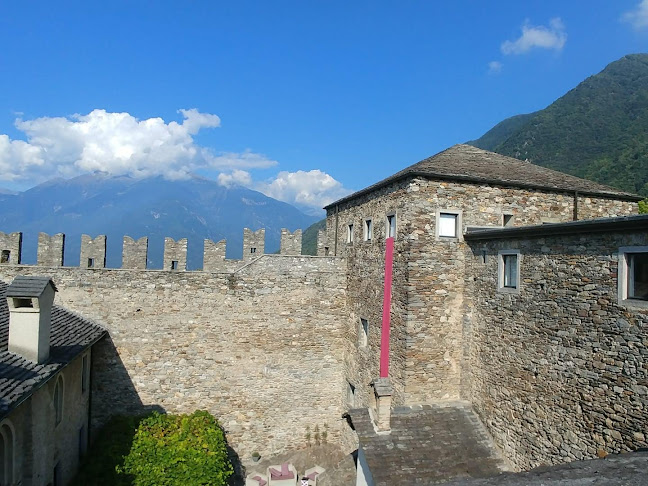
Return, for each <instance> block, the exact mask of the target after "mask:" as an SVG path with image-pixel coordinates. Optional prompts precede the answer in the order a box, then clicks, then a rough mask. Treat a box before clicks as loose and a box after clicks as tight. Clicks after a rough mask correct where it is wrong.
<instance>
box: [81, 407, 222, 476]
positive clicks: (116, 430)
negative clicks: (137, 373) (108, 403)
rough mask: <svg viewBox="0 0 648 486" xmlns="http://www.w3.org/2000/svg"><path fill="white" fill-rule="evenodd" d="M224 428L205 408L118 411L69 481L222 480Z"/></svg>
mask: <svg viewBox="0 0 648 486" xmlns="http://www.w3.org/2000/svg"><path fill="white" fill-rule="evenodd" d="M232 474H233V468H232V464H231V463H230V461H229V459H228V457H227V443H226V441H225V434H224V433H223V430H222V429H221V427H220V425H219V424H218V422H217V421H216V419H215V418H214V417H213V416H212V415H210V414H209V413H208V412H204V411H197V412H194V413H193V414H191V415H163V414H159V413H157V412H154V413H153V414H152V415H149V416H147V417H144V418H142V417H140V418H135V417H117V418H115V419H113V420H111V421H110V422H109V423H108V424H107V425H106V426H105V427H104V428H103V429H102V431H101V433H100V434H99V436H98V437H97V440H96V441H95V443H94V444H93V446H92V449H91V450H90V452H89V454H88V458H87V460H86V461H85V463H84V464H83V466H82V468H81V470H80V471H79V474H78V475H77V477H76V478H75V480H74V481H73V482H72V486H81V485H84V486H88V485H95V486H158V485H159V486H173V485H183V486H184V485H187V486H194V485H196V486H197V485H214V486H225V485H227V479H228V478H229V477H230V476H231V475H232Z"/></svg>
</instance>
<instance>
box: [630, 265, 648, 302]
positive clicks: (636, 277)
mask: <svg viewBox="0 0 648 486" xmlns="http://www.w3.org/2000/svg"><path fill="white" fill-rule="evenodd" d="M626 258H627V261H628V271H627V279H628V280H627V286H628V297H627V298H628V299H635V300H648V253H626Z"/></svg>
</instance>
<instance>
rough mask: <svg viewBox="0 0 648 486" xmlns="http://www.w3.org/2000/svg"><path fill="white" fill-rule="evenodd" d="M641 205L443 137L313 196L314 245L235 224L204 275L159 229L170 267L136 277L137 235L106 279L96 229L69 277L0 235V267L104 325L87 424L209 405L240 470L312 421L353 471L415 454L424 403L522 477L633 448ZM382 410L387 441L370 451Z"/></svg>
mask: <svg viewBox="0 0 648 486" xmlns="http://www.w3.org/2000/svg"><path fill="white" fill-rule="evenodd" d="M638 200H640V198H639V197H638V196H636V195H633V194H629V193H625V192H622V191H618V190H615V189H612V188H609V187H606V186H602V185H600V184H596V183H594V182H591V181H585V180H582V179H579V178H576V177H571V176H568V175H565V174H561V173H558V172H555V171H551V170H548V169H545V168H542V167H539V166H535V165H532V164H530V163H526V162H522V161H519V160H516V159H512V158H508V157H504V156H501V155H498V154H494V153H491V152H487V151H483V150H480V149H477V148H474V147H470V146H466V145H457V146H454V147H451V148H449V149H448V150H446V151H444V152H441V153H440V154H437V155H435V156H433V157H430V158H429V159H426V160H424V161H421V162H419V163H417V164H415V165H413V166H411V167H408V168H406V169H404V170H402V171H400V172H398V173H396V174H395V175H393V176H391V177H389V178H387V179H385V180H383V181H381V182H379V183H377V184H374V185H372V186H370V187H368V188H366V189H364V190H362V191H359V192H357V193H355V194H352V195H350V196H348V197H345V198H343V199H341V200H339V201H337V202H335V203H333V204H331V205H329V206H328V207H327V208H326V209H327V228H326V231H325V232H322V233H321V234H320V235H319V238H318V256H314V257H309V256H303V255H298V254H296V253H297V249H298V248H299V247H300V240H301V234H300V233H299V232H296V233H293V234H288V233H287V232H285V234H284V236H285V238H282V250H281V251H280V253H279V254H276V255H266V254H264V248H265V244H264V243H265V240H264V232H263V231H262V230H257V231H251V230H246V231H245V238H244V252H243V253H244V258H243V259H242V260H227V259H225V251H224V249H225V244H226V243H225V242H224V241H221V242H218V243H214V242H206V243H205V250H204V269H203V270H202V271H186V268H185V265H184V262H185V261H186V256H187V255H186V252H187V245H186V240H180V241H179V242H175V241H170V240H169V241H166V242H165V247H166V249H167V250H168V252H167V251H165V254H167V256H168V258H165V261H166V260H168V265H165V269H164V270H150V269H147V268H146V252H147V248H148V246H147V241H145V240H139V241H137V242H135V241H133V240H132V239H128V238H125V239H124V260H123V261H124V265H123V268H121V269H109V268H103V265H102V264H101V262H102V261H103V260H102V258H103V257H102V252H101V251H99V250H102V249H103V248H105V239H102V238H100V237H96V238H94V239H92V240H91V239H90V238H89V237H87V238H86V239H85V240H84V245H85V247H87V248H85V250H84V245H82V252H83V251H85V253H84V255H88V256H87V258H85V259H81V262H82V264H81V268H71V267H64V266H61V261H62V260H61V258H60V257H59V255H60V254H62V246H61V245H63V244H64V237H63V235H61V237H60V238H58V235H57V240H56V241H57V245H56V248H55V253H56V255H54V256H55V258H43V259H40V258H39V265H38V266H28V265H21V264H20V261H21V260H20V243H21V235H20V233H14V234H11V235H1V234H0V251H3V250H4V251H8V252H9V255H10V257H9V261H8V262H5V263H3V264H0V279H2V280H5V281H11V280H12V279H14V278H15V277H17V276H34V275H42V274H43V273H44V269H45V267H46V273H47V274H49V275H52V278H53V279H54V280H55V281H56V284H57V287H58V288H59V293H58V299H59V302H61V303H62V304H63V305H65V306H66V307H67V308H70V309H73V310H74V311H77V312H80V313H81V314H82V315H84V316H88V318H91V319H96V320H97V321H100V322H102V323H103V324H105V326H106V329H107V331H108V333H109V336H108V337H107V338H106V339H103V340H102V341H100V342H99V343H97V345H96V346H94V349H93V356H94V358H93V361H94V366H93V370H94V371H93V376H94V380H93V386H92V390H93V391H92V393H93V397H96V402H93V407H92V418H91V421H92V428H96V427H99V426H101V425H102V424H103V423H105V421H106V420H107V419H108V418H109V417H110V416H111V415H112V414H116V413H132V414H135V413H142V412H145V411H147V410H151V409H153V408H155V409H158V410H159V409H161V410H164V411H168V412H170V413H186V412H191V411H193V410H195V409H197V408H202V409H207V410H209V411H210V412H212V413H213V414H214V415H216V416H217V417H218V418H219V420H220V421H221V423H222V424H223V427H224V429H225V431H226V433H227V437H228V441H229V443H230V445H231V446H232V447H233V448H234V450H236V452H237V453H238V455H239V457H240V460H241V462H242V463H243V464H244V465H249V466H251V467H252V466H253V462H252V459H251V457H252V453H253V452H254V453H259V454H260V455H261V456H267V455H270V454H273V453H278V452H283V451H288V450H291V449H298V448H302V447H305V446H307V445H308V444H309V443H311V441H312V438H313V433H314V431H315V430H317V431H319V432H318V433H320V434H321V433H322V431H326V434H327V440H328V441H329V442H332V443H335V444H338V445H339V446H340V447H342V448H343V449H344V450H345V451H347V452H351V451H353V450H354V449H356V448H358V444H359V447H360V454H359V456H360V457H361V458H362V462H363V464H365V465H366V466H367V471H365V472H366V473H367V474H366V475H365V476H364V478H365V480H366V479H367V478H368V477H370V472H371V470H372V469H373V468H375V467H376V464H377V463H376V461H380V458H383V463H384V462H385V461H384V459H385V458H386V457H388V456H387V455H385V454H384V452H385V451H384V450H381V449H380V447H381V446H380V444H381V443H383V442H389V441H391V444H392V445H393V443H395V441H396V439H397V437H403V438H407V440H408V441H410V442H409V443H408V445H407V446H404V447H405V449H401V448H396V449H394V450H395V451H397V452H399V453H401V452H402V451H403V450H407V447H411V450H420V447H419V446H418V445H417V444H412V442H411V440H412V437H416V438H419V439H420V440H422V441H427V443H431V442H433V439H431V438H430V437H427V438H426V437H425V431H426V430H428V431H431V430H435V429H434V428H433V427H431V428H429V429H428V428H426V427H427V425H423V426H421V427H419V429H418V430H417V434H408V433H407V431H406V429H405V428H406V424H412V423H416V422H412V421H411V420H423V421H425V420H427V421H428V422H427V423H430V421H432V423H434V422H435V420H436V419H435V418H434V417H436V416H437V414H441V415H444V416H448V417H461V420H462V421H463V423H464V424H466V427H470V426H471V424H477V423H480V424H483V426H482V425H480V427H479V428H478V429H479V430H478V433H476V435H475V437H477V438H478V440H477V439H476V440H477V441H478V442H480V443H483V444H485V443H486V438H487V437H491V438H492V440H493V444H492V445H493V449H492V450H485V449H484V450H483V452H484V453H483V454H482V456H481V457H484V458H486V459H487V460H488V461H490V463H491V466H492V468H490V469H489V470H493V468H496V469H497V468H499V467H500V463H502V462H507V463H508V464H510V466H511V467H512V468H513V469H528V468H531V467H534V466H536V465H539V464H541V463H548V464H553V463H560V462H565V461H569V460H574V459H581V458H589V457H593V456H595V455H597V454H599V453H601V451H602V452H603V453H612V452H620V451H626V450H633V449H637V448H640V447H646V445H648V444H646V437H645V430H646V428H647V426H646V424H648V393H646V390H648V389H647V388H646V387H647V386H648V382H647V380H648V377H647V373H648V369H647V365H646V362H647V360H646V358H647V357H648V335H647V334H648V333H647V329H646V326H647V322H646V316H647V315H648V308H647V307H646V306H645V305H644V304H645V302H646V297H645V294H644V290H643V286H644V285H645V284H646V278H645V276H644V275H645V272H648V270H647V268H648V267H647V266H646V261H645V259H646V257H645V255H646V254H648V239H647V234H648V232H647V230H648V228H647V222H648V218H647V217H641V216H632V215H633V214H635V213H636V212H637V201H638ZM44 236H46V235H44ZM59 241H60V242H61V243H60V245H59V243H58V242H59ZM43 242H44V243H43V244H45V243H47V238H45V237H43ZM97 242H99V243H97ZM97 245H99V246H100V247H101V248H99V250H97ZM50 247H52V244H51V242H50V244H49V246H48V247H47V248H46V247H43V251H42V252H40V253H42V254H46V253H47V251H48V249H49V248H50ZM40 253H39V254H40ZM86 263H87V264H86ZM90 263H92V265H91V264H90ZM0 336H1V334H0ZM68 368H69V369H72V367H68ZM68 368H66V369H68ZM305 396H307V397H308V399H307V400H304V399H296V398H303V397H305ZM452 404H459V405H457V407H455V410H453V411H451V410H449V407H451V405H452ZM403 407H406V409H407V407H409V409H407V410H409V412H407V413H406V412H404V411H403V410H404V409H403ZM417 407H418V408H417ZM350 411H351V412H350ZM392 411H394V413H396V415H397V420H396V419H395V420H394V424H395V428H396V429H397V433H395V434H394V435H393V436H391V439H389V440H387V441H383V442H381V441H375V440H374V439H375V438H376V437H375V436H372V434H375V430H374V428H373V427H374V426H376V427H377V428H378V429H379V430H380V432H381V433H388V432H389V430H390V427H391V425H390V424H391V413H392ZM347 413H349V415H347ZM348 421H351V423H353V422H355V423H356V425H358V426H360V425H362V428H363V432H362V433H360V429H359V428H358V429H357V430H356V431H355V432H354V431H353V430H352V429H351V428H350V427H349V426H348ZM451 421H454V419H453V420H451ZM421 423H424V422H421ZM404 424H405V425H404ZM476 430H477V429H476ZM320 437H321V435H320ZM482 439H483V440H482ZM417 440H418V439H417ZM363 441H364V442H363ZM367 441H372V444H373V445H372V447H365V446H367V444H368V442H367ZM365 449H366V450H365ZM496 450H497V451H500V452H498V454H503V455H500V456H498V457H497V458H495V456H494V455H493V454H495V453H494V452H493V451H496ZM371 451H374V452H375V456H372V452H371ZM403 457H404V458H405V459H407V455H404V456H403ZM376 458H378V459H376ZM417 461H419V459H417ZM421 461H423V462H424V459H420V461H419V462H416V464H420V465H421V467H423V462H421ZM455 469H456V468H454V469H453V468H449V470H455ZM481 469H483V468H479V467H477V468H476V470H481ZM408 470H412V471H415V470H416V468H415V467H409V468H408ZM484 470H485V469H484ZM386 477H389V478H390V480H392V481H393V480H394V478H393V477H391V476H390V475H389V471H387V476H386ZM399 477H400V479H401V480H402V481H403V484H413V483H412V482H411V477H408V476H407V475H406V474H403V475H401V476H399ZM407 481H410V482H407ZM366 482H367V484H371V483H370V482H369V481H366ZM393 484H396V483H393Z"/></svg>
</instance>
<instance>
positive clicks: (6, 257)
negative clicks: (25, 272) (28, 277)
mask: <svg viewBox="0 0 648 486" xmlns="http://www.w3.org/2000/svg"><path fill="white" fill-rule="evenodd" d="M10 257H11V252H10V251H9V250H2V256H0V263H9V259H10Z"/></svg>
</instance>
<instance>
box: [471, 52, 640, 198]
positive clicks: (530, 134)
mask: <svg viewBox="0 0 648 486" xmlns="http://www.w3.org/2000/svg"><path fill="white" fill-rule="evenodd" d="M467 143H469V144H470V145H474V146H475V147H479V148H483V149H486V150H491V151H493V152H497V153H500V154H503V155H509V156H512V157H516V158H518V159H522V160H529V162H532V163H534V164H538V165H541V166H544V167H548V168H551V169H555V170H558V171H561V172H566V173H568V174H572V175H575V176H578V177H583V178H585V179H590V180H593V181H596V182H600V183H602V184H606V185H609V186H612V187H616V188H619V189H622V190H625V191H629V192H634V193H637V194H641V195H644V196H648V54H633V55H628V56H625V57H623V58H621V59H620V60H618V61H615V62H613V63H611V64H609V65H608V66H607V67H606V68H605V69H604V70H603V71H602V72H600V73H599V74H596V75H594V76H591V77H589V78H587V79H586V80H585V81H583V82H582V83H580V84H579V85H578V86H577V87H576V88H574V89H573V90H571V91H570V92H568V93H567V94H566V95H564V96H563V97H561V98H559V99H558V100H556V101H555V102H554V103H552V104H551V105H550V106H548V107H547V108H545V109H544V110H540V111H537V112H535V113H529V114H526V115H517V116H514V117H511V118H508V119H506V120H504V121H502V122H501V123H499V124H497V125H496V126H495V127H493V128H492V129H491V130H489V131H488V132H486V133H485V134H484V135H483V136H482V137H481V138H479V139H477V140H472V141H470V142H467Z"/></svg>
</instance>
